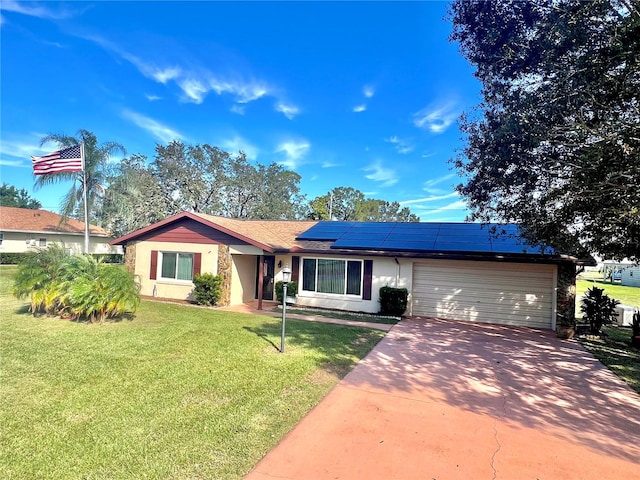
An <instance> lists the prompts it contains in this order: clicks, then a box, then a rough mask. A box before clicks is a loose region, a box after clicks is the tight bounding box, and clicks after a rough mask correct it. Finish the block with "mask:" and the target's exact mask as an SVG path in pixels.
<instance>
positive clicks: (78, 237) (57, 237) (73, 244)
mask: <svg viewBox="0 0 640 480" xmlns="http://www.w3.org/2000/svg"><path fill="white" fill-rule="evenodd" d="M2 235H3V238H2V245H0V252H3V253H24V252H33V251H35V250H36V248H37V247H38V245H39V240H40V239H41V238H45V239H46V241H47V246H49V245H51V244H52V243H58V244H62V246H63V247H64V248H66V249H68V250H70V251H71V253H73V254H80V253H84V235H83V234H71V233H55V232H7V231H4V230H3V231H2ZM110 240H111V238H108V237H98V236H95V235H92V236H89V251H90V252H91V253H97V254H109V253H119V254H122V247H121V246H120V245H116V246H111V245H109V241H110Z"/></svg>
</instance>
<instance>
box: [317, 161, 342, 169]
mask: <svg viewBox="0 0 640 480" xmlns="http://www.w3.org/2000/svg"><path fill="white" fill-rule="evenodd" d="M340 166H342V164H341V163H333V162H322V168H333V167H340Z"/></svg>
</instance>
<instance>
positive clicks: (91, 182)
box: [35, 129, 127, 223]
mask: <svg viewBox="0 0 640 480" xmlns="http://www.w3.org/2000/svg"><path fill="white" fill-rule="evenodd" d="M49 142H55V143H57V144H58V146H59V148H61V149H62V148H68V147H71V146H73V145H78V144H80V143H82V142H84V155H85V158H84V169H85V171H84V173H83V172H60V173H53V174H49V175H41V176H39V177H38V178H37V180H36V183H35V186H36V188H39V187H42V186H45V185H53V184H55V183H59V182H63V181H67V180H73V185H72V186H71V190H69V192H67V194H66V195H65V196H64V197H63V198H62V201H61V203H60V214H61V215H62V217H63V219H66V218H69V217H71V216H72V215H73V214H74V212H76V209H80V208H84V199H83V188H84V181H85V178H86V180H87V211H88V212H89V219H84V220H85V222H87V223H91V222H90V219H91V216H92V214H93V213H94V209H95V204H96V199H97V198H98V197H99V196H100V195H101V194H102V193H104V191H105V186H104V184H105V180H106V166H107V162H108V160H109V157H110V156H111V155H112V154H115V153H117V152H120V153H122V154H123V155H126V153H127V152H126V149H125V148H124V146H123V145H121V144H120V143H117V142H105V143H102V144H100V145H98V139H97V138H96V136H95V134H94V133H93V132H90V131H89V130H84V129H81V130H78V133H77V134H76V136H75V137H72V136H70V135H64V134H58V133H51V134H49V135H47V136H46V137H44V138H43V139H42V141H41V142H40V146H42V145H44V144H45V143H49Z"/></svg>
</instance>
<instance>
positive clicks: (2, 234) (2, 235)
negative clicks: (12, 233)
mask: <svg viewBox="0 0 640 480" xmlns="http://www.w3.org/2000/svg"><path fill="white" fill-rule="evenodd" d="M3 241H4V233H2V232H0V247H1V246H2V242H3Z"/></svg>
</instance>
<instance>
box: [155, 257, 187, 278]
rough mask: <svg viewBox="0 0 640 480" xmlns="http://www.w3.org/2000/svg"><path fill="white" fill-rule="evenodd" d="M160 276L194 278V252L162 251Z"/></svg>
mask: <svg viewBox="0 0 640 480" xmlns="http://www.w3.org/2000/svg"><path fill="white" fill-rule="evenodd" d="M160 277H161V278H170V279H173V280H188V281H191V280H193V253H178V252H162V270H161V272H160Z"/></svg>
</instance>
